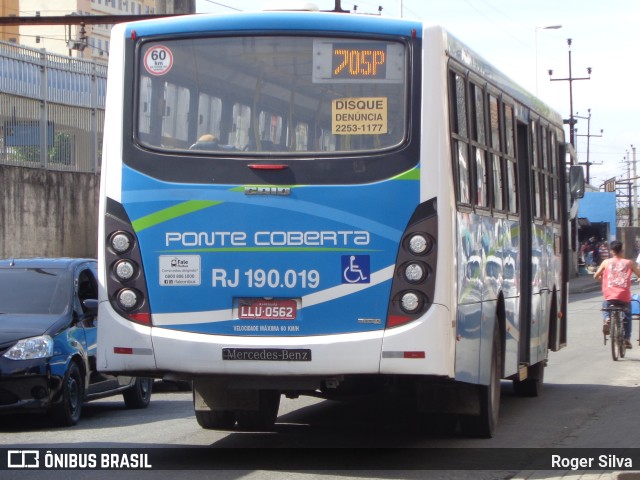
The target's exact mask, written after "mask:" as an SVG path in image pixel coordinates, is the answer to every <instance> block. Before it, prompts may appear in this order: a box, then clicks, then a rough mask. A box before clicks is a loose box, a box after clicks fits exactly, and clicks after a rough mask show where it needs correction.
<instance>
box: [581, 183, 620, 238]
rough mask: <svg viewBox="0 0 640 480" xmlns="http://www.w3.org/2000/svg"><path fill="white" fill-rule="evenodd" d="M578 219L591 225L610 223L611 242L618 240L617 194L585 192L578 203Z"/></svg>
mask: <svg viewBox="0 0 640 480" xmlns="http://www.w3.org/2000/svg"><path fill="white" fill-rule="evenodd" d="M578 217H579V218H586V219H588V220H589V221H590V222H591V223H599V222H603V223H608V224H609V235H610V238H609V240H610V241H611V240H615V238H616V194H615V192H585V194H584V197H583V198H581V199H580V200H579V201H578Z"/></svg>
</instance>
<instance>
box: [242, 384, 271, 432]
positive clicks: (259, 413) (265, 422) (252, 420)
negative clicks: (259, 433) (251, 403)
mask: <svg viewBox="0 0 640 480" xmlns="http://www.w3.org/2000/svg"><path fill="white" fill-rule="evenodd" d="M258 395H259V407H258V410H239V411H238V412H236V418H237V420H238V427H240V428H241V429H242V430H265V429H270V428H271V427H273V424H274V423H276V418H277V417H278V409H279V408H280V392H279V391H278V390H260V391H259V392H258Z"/></svg>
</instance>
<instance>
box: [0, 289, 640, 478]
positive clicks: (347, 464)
mask: <svg viewBox="0 0 640 480" xmlns="http://www.w3.org/2000/svg"><path fill="white" fill-rule="evenodd" d="M599 308H600V296H599V293H598V292H593V293H584V294H574V295H572V296H571V298H570V309H569V313H570V321H569V345H568V346H567V348H565V349H563V350H562V351H560V352H556V353H553V352H552V353H550V357H549V364H548V367H547V370H546V373H545V387H544V391H543V395H542V396H541V397H539V398H520V397H516V396H515V395H514V394H513V391H512V386H511V383H510V382H507V381H504V382H503V385H502V405H501V414H500V423H499V426H498V432H497V434H496V436H495V437H494V438H492V439H489V440H480V439H469V438H464V437H462V436H461V435H460V434H458V433H455V432H450V431H443V430H439V429H430V428H429V427H430V424H426V426H425V424H424V423H418V422H416V418H415V416H414V415H412V414H411V413H410V412H411V410H410V409H408V408H406V405H404V404H403V402H402V401H398V400H397V399H395V400H393V401H391V400H390V399H386V398H381V397H363V398H360V399H357V400H354V401H351V402H348V403H338V402H331V401H322V400H318V399H310V398H300V399H296V400H288V399H284V398H283V401H282V403H281V408H280V412H279V417H278V421H277V424H276V429H275V431H274V432H238V431H232V432H222V431H212V430H203V429H201V428H200V427H199V426H198V424H197V422H196V420H195V416H194V414H193V406H192V402H191V393H188V392H186V393H185V392H178V391H177V390H175V389H172V388H170V387H166V386H164V388H158V389H156V391H155V392H154V395H153V397H152V401H151V404H150V406H149V408H148V409H146V410H126V409H125V407H124V403H123V401H122V399H121V398H120V397H114V398H111V399H105V400H101V401H98V402H94V403H90V404H87V405H85V408H84V411H83V416H82V419H81V421H80V423H79V424H78V425H77V426H75V427H72V428H65V429H60V428H52V427H50V426H47V425H46V422H45V419H43V418H35V417H18V416H11V417H3V418H2V422H1V423H0V447H5V448H18V447H19V448H27V447H35V446H37V447H43V448H45V447H46V448H71V449H74V450H76V449H81V448H83V449H84V448H98V449H100V448H102V449H110V448H127V449H131V450H132V451H136V449H137V450H140V449H142V448H146V447H153V448H156V447H170V448H171V451H172V452H176V451H177V452H178V453H177V454H176V453H172V455H173V458H174V459H175V460H176V461H177V462H179V461H180V458H181V454H182V452H184V453H185V455H184V456H185V457H187V456H188V455H187V453H188V452H187V451H186V450H182V451H180V450H177V449H178V448H180V447H205V448H207V449H209V450H210V452H211V461H212V464H211V465H212V466H213V469H211V470H204V469H203V470H198V471H194V470H188V469H189V468H190V467H191V466H192V465H189V464H185V465H184V470H167V471H157V470H154V471H136V472H124V471H117V472H113V471H92V472H90V476H91V478H92V479H102V478H105V479H110V480H111V479H114V478H117V479H120V478H135V479H139V480H142V479H143V478H153V479H157V478H171V479H181V478H216V479H218V478H219V479H236V478H243V479H249V480H253V479H271V478H278V479H282V478H303V479H316V478H318V479H320V478H322V479H323V480H328V479H332V478H340V479H346V478H381V479H387V478H407V479H413V478H427V477H428V478H444V479H448V478H456V479H471V478H474V479H476V478H480V479H498V478H525V477H526V476H527V475H531V472H530V471H528V472H522V471H520V469H519V468H515V469H510V470H497V468H500V467H499V464H500V462H497V465H496V469H495V470H493V469H491V470H484V471H473V470H455V469H453V470H446V471H444V470H438V471H433V470H430V471H422V470H420V469H415V468H416V467H415V459H416V455H417V453H416V452H419V455H423V456H424V457H423V458H424V459H426V460H425V461H426V462H427V463H426V464H428V460H433V461H437V460H438V455H439V454H440V453H439V450H437V449H441V448H461V450H460V462H461V464H464V462H465V457H468V456H469V455H471V456H473V455H472V454H474V453H475V452H478V451H479V450H478V449H480V448H482V449H485V448H486V449H491V451H495V452H499V454H505V451H504V450H500V449H506V448H514V447H521V448H533V449H538V448H552V449H556V448H562V449H564V448H593V449H595V451H600V450H602V451H603V453H604V452H606V451H607V450H608V449H613V448H636V447H638V446H640V413H639V412H638V405H640V389H639V388H638V385H639V384H640V370H639V368H640V347H639V346H638V341H637V338H638V322H637V321H634V337H635V339H636V340H634V348H633V349H632V350H630V351H628V352H627V355H626V357H625V358H624V359H621V360H619V361H617V362H614V361H613V360H612V358H611V353H610V348H609V345H608V344H607V345H606V346H605V345H604V344H603V337H602V333H601V320H600V311H599ZM269 448H271V449H273V448H275V449H274V450H271V452H276V453H277V455H276V454H274V455H275V456H277V462H275V463H274V464H271V465H272V466H273V465H275V468H263V467H265V466H266V467H268V466H269V465H270V463H269V453H268V450H266V449H269ZM226 449H231V450H226ZM306 449H310V450H306ZM327 449H330V450H327ZM334 449H344V452H351V453H347V454H345V455H343V454H336V450H334ZM394 449H395V450H394ZM467 449H468V450H467ZM494 449H496V450H494ZM225 451H226V455H227V456H231V457H232V459H233V461H232V462H231V463H230V464H225V462H224V461H223V458H222V457H221V456H222V455H225ZM230 452H231V453H230ZM265 452H267V453H265ZM388 452H392V454H388ZM506 454H508V452H506ZM244 455H246V468H240V467H239V465H243V463H242V460H243V458H244ZM389 455H393V456H389ZM288 456H290V457H288ZM323 456H326V458H323ZM287 458H290V459H291V466H290V467H288V465H287V461H286V460H287ZM216 459H217V460H216ZM305 459H306V460H305ZM372 459H374V460H375V459H380V461H379V462H376V461H372ZM199 460H200V461H202V458H200V459H199ZM305 461H306V462H308V465H307V466H306V467H305ZM187 462H188V460H185V463H187ZM405 463H406V465H407V468H406V469H404V468H403V465H404V464H405ZM220 465H222V467H221V468H223V469H222V470H221V469H219V468H218V467H220ZM418 465H420V462H418ZM307 467H308V468H307ZM634 467H636V468H637V469H638V470H640V465H637V466H634ZM447 468H449V467H447ZM562 473H563V472H561V471H553V472H552V471H550V472H540V471H538V472H536V473H535V475H538V476H536V477H535V478H554V477H556V476H559V475H562ZM594 473H595V474H597V473H598V472H594ZM600 473H602V472H600ZM0 477H1V478H2V479H3V480H9V479H13V478H16V479H17V478H46V479H56V478H61V479H62V478H65V479H67V478H88V472H80V471H71V472H68V471H67V472H61V471H47V472H43V471H38V472H26V471H13V470H12V471H4V472H0ZM532 478H533V477H532ZM596 478H597V477H596Z"/></svg>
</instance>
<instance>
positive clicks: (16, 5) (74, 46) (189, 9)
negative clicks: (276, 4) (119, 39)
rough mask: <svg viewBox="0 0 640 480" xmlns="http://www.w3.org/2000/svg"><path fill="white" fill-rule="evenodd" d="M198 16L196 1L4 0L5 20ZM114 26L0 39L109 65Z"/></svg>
mask: <svg viewBox="0 0 640 480" xmlns="http://www.w3.org/2000/svg"><path fill="white" fill-rule="evenodd" d="M165 13H168V14H172V13H195V0H56V1H55V2H51V1H50V0H3V1H2V2H1V4H0V14H2V15H3V16H7V17H11V16H25V17H33V16H65V15H153V14H165ZM110 34H111V25H107V24H98V25H86V26H80V25H38V26H35V25H20V26H4V27H0V35H1V37H0V39H1V40H4V41H9V42H13V43H18V44H21V45H25V46H29V47H35V48H44V49H45V50H47V52H51V53H58V54H61V55H69V56H73V57H77V58H82V59H85V60H96V61H98V62H106V61H107V59H108V55H109V37H110Z"/></svg>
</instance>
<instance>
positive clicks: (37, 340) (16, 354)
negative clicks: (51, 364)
mask: <svg viewBox="0 0 640 480" xmlns="http://www.w3.org/2000/svg"><path fill="white" fill-rule="evenodd" d="M52 355H53V339H52V338H51V337H50V336H49V335H41V336H39V337H31V338H25V339H24V340H20V341H19V342H18V343H16V344H15V345H14V346H13V347H11V348H10V349H9V350H7V351H6V352H5V353H4V355H2V356H3V357H5V358H8V359H10V360H31V359H34V358H47V357H51V356H52Z"/></svg>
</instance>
